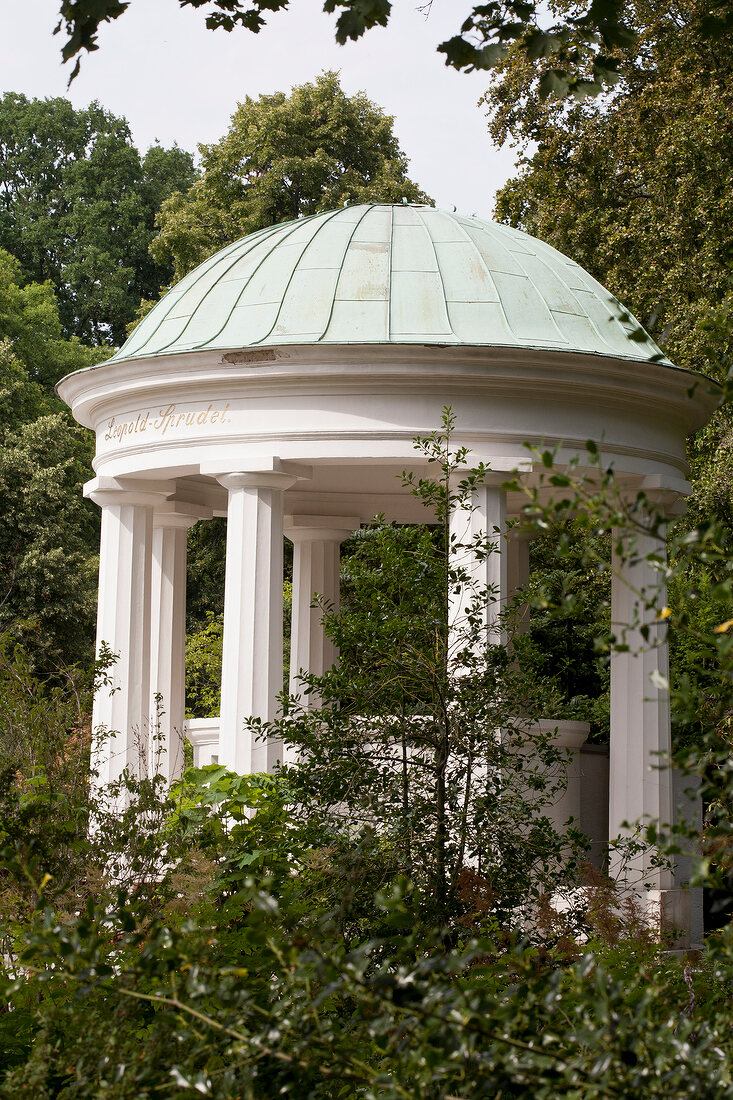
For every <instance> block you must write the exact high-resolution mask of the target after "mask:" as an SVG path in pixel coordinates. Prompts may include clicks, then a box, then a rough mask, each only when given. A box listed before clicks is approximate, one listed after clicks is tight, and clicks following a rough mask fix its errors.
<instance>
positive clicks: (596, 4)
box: [57, 0, 730, 98]
mask: <svg viewBox="0 0 733 1100" xmlns="http://www.w3.org/2000/svg"><path fill="white" fill-rule="evenodd" d="M179 4H180V6H181V7H182V8H186V7H193V8H200V7H202V6H204V0H179ZM206 6H207V7H208V9H209V10H208V11H207V14H206V26H207V27H209V28H210V29H214V28H223V29H224V30H227V31H231V30H233V29H234V28H235V27H243V28H245V29H247V30H249V31H252V32H254V33H255V34H256V33H257V32H258V31H259V30H260V29H261V28H262V27H263V26H264V24H265V16H266V15H267V14H269V13H270V12H278V11H281V10H283V9H287V8H288V6H289V0H211V3H208V4H207V5H206ZM127 7H129V0H125V2H121V0H61V2H60V16H61V17H60V20H59V24H58V27H57V30H60V29H61V28H62V27H63V28H64V30H65V32H66V34H67V38H66V41H65V43H64V45H63V47H62V51H61V52H62V56H63V59H64V61H68V60H70V59H72V58H76V64H75V66H74V69H73V72H72V74H71V78H70V79H71V80H73V79H74V77H75V76H76V75H77V73H78V72H79V66H80V57H81V53H82V51H83V50H86V51H91V50H96V49H98V48H99V47H98V46H97V32H98V29H99V26H100V24H101V23H103V22H109V21H110V20H113V19H117V18H118V17H119V16H120V15H122V13H123V12H124V11H125V10H126V8H127ZM391 9H392V4H391V2H390V0H325V2H324V4H323V10H324V11H325V12H329V13H333V12H337V13H338V18H337V19H336V28H335V37H336V41H337V42H340V43H341V44H343V43H345V42H347V41H349V40H350V39H352V40H353V39H358V38H360V37H361V36H362V35H363V34H364V33H365V31H367V30H369V29H370V28H372V27H377V26H379V27H384V26H386V25H387V23H388V21H389V17H390V13H391ZM425 11H426V14H427V13H429V11H430V5H429V4H428V6H427V7H426V8H425ZM705 12H706V16H705V20H704V24H703V25H704V29H705V34H706V36H707V37H709V38H711V39H716V38H718V37H722V36H723V35H725V34H726V33H727V32H728V31H729V30H730V20H729V18H728V12H727V8H726V7H725V6H718V7H717V8H713V9H712V10H711V9H709V8H706V9H705ZM634 15H635V10H634V9H633V8H632V9H629V7H628V5H624V4H622V3H621V2H620V0H590V2H588V0H586V2H573V3H560V2H557V3H553V4H549V5H548V4H541V3H538V2H537V0H506V2H504V3H500V2H498V0H490V2H489V3H481V4H475V5H474V6H473V7H472V8H470V9H469V13H468V16H467V18H465V19H464V20H463V22H462V24H461V25H460V27H459V28H458V31H459V33H457V34H455V35H453V36H452V37H451V38H449V39H448V40H447V41H446V42H443V43H441V45H440V46H438V51H439V52H440V53H443V54H444V55H445V59H446V64H447V65H452V66H453V67H454V68H456V69H459V70H465V71H467V72H471V71H472V70H474V69H479V70H486V69H492V68H493V67H494V66H495V65H496V64H497V63H498V62H499V61H501V59H502V58H504V57H505V56H506V53H507V50H508V49H509V47H510V46H512V45H513V46H514V47H515V48H516V49H517V50H518V51H521V55H522V57H524V58H526V59H527V60H528V61H530V62H537V61H538V60H540V59H542V60H544V61H545V62H546V64H547V71H546V72H545V73H544V75H543V78H542V81H541V85H540V86H541V90H542V92H543V94H544V95H546V96H547V95H555V96H567V95H570V94H572V95H573V96H575V97H576V98H582V97H583V96H587V95H596V94H597V93H598V92H599V91H600V90H601V89H602V87H604V86H606V85H609V84H614V83H615V82H616V81H617V80H618V59H617V54H618V51H619V50H621V49H623V48H628V47H629V46H633V45H635V43H636V33H635V20H634Z"/></svg>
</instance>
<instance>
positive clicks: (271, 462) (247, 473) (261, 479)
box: [201, 453, 313, 489]
mask: <svg viewBox="0 0 733 1100" xmlns="http://www.w3.org/2000/svg"><path fill="white" fill-rule="evenodd" d="M201 473H202V474H205V475H206V476H208V477H213V478H216V480H217V481H218V482H219V484H220V485H223V486H224V487H225V488H226V489H240V488H243V489H249V488H253V489H281V488H285V489H287V488H289V486H290V485H294V484H295V482H296V481H310V479H311V477H312V476H313V470H312V468H311V467H310V466H302V465H300V464H299V463H297V462H289V461H284V460H283V459H281V458H278V456H277V455H250V454H246V453H244V454H236V453H235V454H233V455H230V456H229V462H228V463H227V464H226V465H225V464H224V463H222V462H221V461H217V462H202V463H201ZM244 477H246V478H251V479H252V480H251V481H246V482H242V483H241V484H237V483H236V482H232V478H244ZM275 477H279V478H281V479H285V478H290V481H289V483H288V484H287V485H285V484H281V483H280V482H278V483H276V482H275V481H268V480H267V479H268V478H275Z"/></svg>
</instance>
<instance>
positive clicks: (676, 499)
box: [641, 474, 692, 517]
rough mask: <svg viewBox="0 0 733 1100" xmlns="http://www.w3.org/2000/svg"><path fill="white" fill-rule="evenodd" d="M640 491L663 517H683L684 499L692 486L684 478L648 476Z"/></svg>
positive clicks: (684, 509) (685, 506) (685, 508)
mask: <svg viewBox="0 0 733 1100" xmlns="http://www.w3.org/2000/svg"><path fill="white" fill-rule="evenodd" d="M641 491H642V492H643V493H644V494H645V496H646V497H647V499H648V500H650V501H651V502H652V504H653V505H654V507H655V508H657V509H658V510H659V511H660V512H661V513H662V515H663V516H669V517H671V516H683V515H684V514H685V511H686V510H687V504H686V500H685V498H686V497H688V496H689V495H690V493H691V492H692V486H691V485H690V483H689V481H685V480H684V478H681V477H680V478H676V477H665V476H662V475H660V474H648V475H647V476H646V477H645V478H644V479H643V481H642V483H641Z"/></svg>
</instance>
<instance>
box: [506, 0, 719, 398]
mask: <svg viewBox="0 0 733 1100" xmlns="http://www.w3.org/2000/svg"><path fill="white" fill-rule="evenodd" d="M635 11H636V17H637V19H638V21H639V24H640V41H639V46H638V48H634V49H632V50H628V51H626V52H625V53H624V54H623V57H622V60H621V63H620V71H621V74H622V78H623V79H622V83H621V84H620V85H619V86H618V88H617V90H616V91H615V92H614V94H613V95H612V97H611V98H610V99H609V100H607V101H603V102H601V101H596V102H590V101H586V102H584V103H582V104H580V105H575V106H572V107H568V106H567V105H563V104H560V103H548V102H546V101H544V100H543V99H542V98H541V95H540V94H539V91H538V83H537V81H538V70H537V68H536V67H535V66H532V65H530V64H529V63H528V62H527V61H526V59H525V58H524V57H523V56H522V55H521V54H520V53H519V52H517V51H515V52H513V54H512V55H511V57H509V58H507V59H506V60H505V61H504V62H502V64H501V65H500V66H499V68H498V70H497V76H496V78H495V81H494V84H493V86H492V88H491V90H490V91H489V92H488V93H487V95H486V97H485V100H484V102H485V103H486V105H487V106H488V107H489V109H490V133H491V136H492V137H493V138H494V140H495V141H497V142H499V143H503V142H504V141H507V140H513V141H515V142H516V143H518V145H519V146H520V148H522V149H523V150H524V152H525V153H527V152H528V150H529V149H530V148H531V150H532V151H531V152H530V153H529V156H528V158H527V160H526V161H525V166H524V168H523V170H522V171H521V173H520V174H519V176H518V177H517V178H516V179H514V180H512V181H510V182H509V183H508V184H507V185H506V186H505V187H504V188H503V190H502V191H501V192H500V193H499V196H498V199H497V216H498V217H499V219H500V220H503V221H505V222H509V223H510V224H512V225H515V226H518V227H520V228H522V229H525V230H526V231H527V232H529V233H533V234H534V235H535V236H538V237H540V238H541V239H543V240H547V241H549V242H550V243H551V244H552V245H554V246H555V247H556V248H558V249H560V251H562V252H564V253H566V254H567V255H569V256H572V258H573V259H574V260H576V261H577V262H578V263H580V264H581V265H583V266H584V267H586V268H588V270H589V271H590V272H591V273H592V274H593V275H595V276H596V277H597V278H598V279H599V281H600V282H602V283H603V285H604V286H607V287H608V289H609V290H610V291H611V292H612V293H613V294H615V295H616V296H617V297H618V298H619V299H620V301H622V302H624V303H626V304H627V305H628V306H629V307H630V308H631V309H632V310H633V312H634V313H635V314H636V315H637V316H638V317H640V318H641V319H642V320H643V321H645V322H646V324H647V327H648V328H650V329H651V330H652V332H653V333H654V334H655V335H656V339H657V340H658V341H659V340H661V342H662V346H663V347H664V350H665V351H666V352H667V354H668V355H669V357H670V358H671V359H672V360H673V361H674V362H675V363H678V364H679V365H680V366H685V367H689V368H691V369H693V370H700V371H705V372H707V373H712V374H713V375H715V376H716V377H720V376H721V373H722V374H724V373H725V369H724V368H725V364H727V362H728V361H729V358H730V356H731V353H733V337H732V336H731V330H730V326H729V325H727V324H725V323H724V322H726V321H727V320H728V319H729V314H730V309H731V301H732V299H731V295H732V294H733V285H732V284H731V277H730V262H731V245H730V234H729V231H728V226H729V224H730V220H731V216H732V215H733V198H732V196H733V143H732V142H731V140H730V137H731V134H732V129H731V127H732V123H731V119H732V118H733V91H732V89H733V64H732V62H731V58H733V52H732V51H731V45H733V28H732V29H731V30H730V31H729V33H728V35H727V36H726V37H720V38H717V39H714V40H710V39H709V38H708V37H707V35H706V31H705V28H706V25H707V19H708V14H709V6H708V5H703V4H700V3H698V0H680V2H679V3H676V4H674V5H670V4H669V3H666V2H664V0H643V2H642V3H639V4H637V5H636V8H635ZM539 73H540V74H541V70H539ZM716 318H717V322H718V323H717V324H716ZM721 367H722V368H723V369H722V371H721Z"/></svg>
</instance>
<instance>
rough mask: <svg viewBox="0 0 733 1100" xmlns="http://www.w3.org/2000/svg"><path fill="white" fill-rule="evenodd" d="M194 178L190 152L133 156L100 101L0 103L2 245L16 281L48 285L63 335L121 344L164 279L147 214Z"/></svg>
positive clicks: (13, 98)
mask: <svg viewBox="0 0 733 1100" xmlns="http://www.w3.org/2000/svg"><path fill="white" fill-rule="evenodd" d="M193 179H194V169H193V161H192V158H191V156H190V155H189V154H188V153H185V152H183V151H182V150H180V149H178V148H177V147H174V148H172V149H163V148H161V147H160V146H158V145H154V146H153V147H152V148H151V149H149V150H148V152H147V153H146V154H145V156H144V157H141V156H140V154H139V153H138V151H137V149H135V147H134V146H133V144H132V141H131V137H130V131H129V127H128V125H127V123H126V122H125V121H124V120H123V119H119V118H115V116H114V115H111V114H109V113H108V112H107V111H104V110H103V109H102V108H101V107H100V105H99V104H98V103H92V104H91V105H90V106H89V107H87V108H84V109H81V110H76V109H75V108H74V107H72V105H71V103H69V102H68V101H67V100H65V99H45V100H39V99H27V98H26V97H25V96H23V95H20V94H18V93H16V92H7V93H6V94H5V95H4V96H3V97H2V99H0V196H2V202H0V247H1V248H4V249H6V250H7V251H8V252H10V253H12V254H13V256H15V257H16V259H17V260H18V262H19V264H20V268H21V273H22V281H23V282H24V283H45V282H46V280H50V281H51V282H52V283H53V285H54V289H55V293H56V296H57V300H58V304H59V312H60V318H61V324H62V326H63V332H64V334H65V335H67V336H70V335H72V334H73V335H76V336H78V337H80V338H81V339H82V340H84V341H85V342H87V343H91V344H102V345H105V346H108V345H109V344H119V343H122V341H123V340H124V338H125V329H126V326H127V324H128V323H129V322H130V321H131V320H132V318H133V317H134V315H135V312H136V310H137V308H138V305H139V303H140V300H141V299H142V298H156V297H157V296H158V293H159V290H160V287H161V285H165V284H166V283H167V282H169V280H170V277H171V274H172V272H171V269H170V267H168V266H167V265H165V264H163V265H161V264H156V263H154V262H153V260H152V259H151V257H150V254H149V251H148V250H149V245H150V242H151V240H152V237H153V223H154V218H155V214H156V212H157V211H158V210H159V209H160V205H161V203H162V202H163V200H164V199H165V198H167V197H168V195H170V194H171V193H172V192H173V191H177V190H179V189H181V188H186V187H190V185H191V183H192V182H193ZM1 274H2V273H1V272H0V276H1ZM35 294H36V295H41V294H43V295H45V296H46V298H49V297H50V296H51V290H50V289H49V288H46V287H43V288H41V287H38V288H36V290H35ZM40 304H41V303H39V305H40ZM52 367H53V364H49V365H48V366H47V365H46V364H40V363H39V364H38V369H43V370H45V371H48V372H49V374H50V373H51V372H50V368H52ZM63 373H65V372H64V371H56V372H55V373H54V374H53V376H52V377H51V381H56V380H57V378H59V377H60V376H61V374H63Z"/></svg>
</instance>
